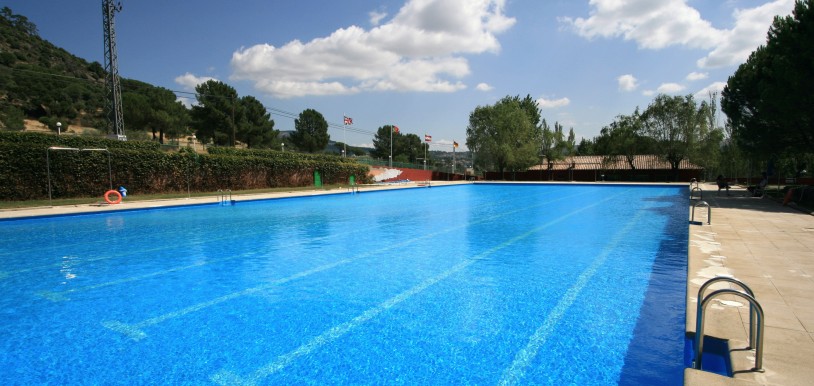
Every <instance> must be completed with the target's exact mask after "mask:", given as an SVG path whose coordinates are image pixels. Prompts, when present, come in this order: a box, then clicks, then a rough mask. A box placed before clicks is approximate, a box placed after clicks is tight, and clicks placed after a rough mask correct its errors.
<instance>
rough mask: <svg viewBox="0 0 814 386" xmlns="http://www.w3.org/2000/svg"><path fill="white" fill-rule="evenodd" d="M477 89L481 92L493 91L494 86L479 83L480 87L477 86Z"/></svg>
mask: <svg viewBox="0 0 814 386" xmlns="http://www.w3.org/2000/svg"><path fill="white" fill-rule="evenodd" d="M475 88H476V89H477V90H479V91H491V90H492V89H493V88H494V87H492V86H490V85H488V84H486V83H478V85H477V86H475Z"/></svg>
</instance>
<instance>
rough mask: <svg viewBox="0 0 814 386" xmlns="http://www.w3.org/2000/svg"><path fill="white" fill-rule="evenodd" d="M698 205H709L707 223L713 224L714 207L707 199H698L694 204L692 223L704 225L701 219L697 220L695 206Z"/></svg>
mask: <svg viewBox="0 0 814 386" xmlns="http://www.w3.org/2000/svg"><path fill="white" fill-rule="evenodd" d="M698 206H706V207H707V225H711V224H712V207H711V206H710V205H709V203H708V202H706V201H698V202H696V203H695V204H694V205H693V206H692V217H690V224H694V225H702V224H703V223H702V222H701V221H695V208H696V207H698Z"/></svg>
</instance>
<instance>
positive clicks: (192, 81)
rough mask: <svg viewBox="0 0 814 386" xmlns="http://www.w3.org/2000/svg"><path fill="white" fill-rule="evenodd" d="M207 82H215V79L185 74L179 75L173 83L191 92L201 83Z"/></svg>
mask: <svg viewBox="0 0 814 386" xmlns="http://www.w3.org/2000/svg"><path fill="white" fill-rule="evenodd" d="M209 80H217V79H215V78H212V77H208V76H195V75H193V74H191V73H189V72H187V73H186V74H184V75H180V76H177V77H175V83H177V84H179V85H181V86H183V87H184V88H185V89H187V90H192V89H194V88H195V86H197V85H199V84H201V83H204V82H206V81H209Z"/></svg>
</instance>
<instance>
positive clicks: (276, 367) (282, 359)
mask: <svg viewBox="0 0 814 386" xmlns="http://www.w3.org/2000/svg"><path fill="white" fill-rule="evenodd" d="M621 194H622V193H619V194H617V195H613V196H609V197H607V198H605V199H603V200H601V201H597V202H595V203H593V204H590V205H587V206H584V207H582V208H580V209H577V210H574V211H572V212H570V213H567V214H564V215H562V216H560V217H558V218H556V219H553V220H550V221H548V222H546V223H545V224H543V225H540V226H538V227H536V228H534V229H531V230H529V231H526V232H524V233H522V234H520V235H517V236H515V237H513V238H511V239H509V240H506V241H504V242H503V243H501V244H499V245H496V246H494V247H492V248H490V249H488V250H486V251H484V252H481V253H479V254H477V255H475V256H472V257H469V258H468V259H466V260H464V261H462V262H460V263H458V264H456V265H455V266H453V267H452V268H450V269H448V270H446V271H444V272H442V273H440V274H438V275H436V276H433V277H431V278H429V279H426V280H424V281H422V282H421V283H419V284H418V285H416V286H415V287H412V288H410V289H408V290H406V291H404V292H402V293H400V294H398V295H396V296H394V297H392V298H390V299H388V300H386V301H384V302H383V303H380V304H379V305H378V306H376V307H373V308H370V309H368V310H366V311H365V312H363V313H362V314H361V315H359V316H357V317H355V318H353V319H351V320H350V321H347V322H345V323H342V324H339V325H337V326H334V327H333V328H331V329H329V330H328V331H326V332H324V333H322V334H320V335H319V336H316V337H314V338H312V339H311V340H309V341H308V342H307V343H305V344H303V345H301V346H299V347H298V348H296V349H295V350H294V351H291V352H289V353H287V354H283V355H281V356H279V357H277V359H276V360H275V361H273V362H271V363H269V364H267V365H265V366H263V367H261V368H259V369H257V370H255V371H254V372H253V373H252V374H251V375H249V377H248V378H246V379H244V378H241V377H240V376H239V375H238V374H235V373H234V372H231V371H229V370H226V369H223V370H221V371H219V372H217V373H216V374H214V375H213V376H212V378H211V379H212V381H214V382H216V383H218V384H221V385H255V384H257V383H259V382H262V381H263V380H264V379H265V378H267V377H268V376H270V375H272V374H274V373H276V372H279V371H281V370H282V369H284V368H286V367H287V366H288V365H289V364H291V363H292V362H293V361H294V360H295V359H297V358H299V357H301V356H304V355H308V354H310V353H312V352H313V351H315V350H316V349H318V348H320V347H322V346H324V345H326V344H329V343H332V342H333V341H335V340H336V339H338V338H340V337H342V336H343V335H345V334H347V333H348V332H350V331H351V330H352V329H354V328H356V327H358V326H360V325H362V324H363V323H365V322H367V321H369V320H370V319H373V318H374V317H376V316H378V315H379V314H381V313H382V312H384V311H387V310H389V309H390V308H392V307H393V306H395V305H397V304H399V303H401V302H403V301H405V300H407V299H409V298H411V297H413V296H414V295H416V294H418V293H420V292H422V291H424V290H425V289H427V288H429V287H430V286H432V285H434V284H436V283H438V282H440V281H442V280H444V279H446V278H448V277H450V276H452V275H453V274H455V273H457V272H459V271H462V270H464V269H465V268H467V267H469V266H470V265H472V264H474V263H475V262H476V261H480V260H482V259H484V258H486V257H487V256H489V255H492V254H493V253H495V252H497V251H499V250H501V249H504V248H506V247H508V246H510V245H512V244H514V243H516V242H518V241H520V240H523V239H525V238H527V237H529V236H531V235H532V234H534V233H537V232H539V231H541V230H543V229H545V228H548V227H550V226H552V225H554V224H557V223H559V222H561V221H563V220H565V219H567V218H569V217H572V216H574V215H576V214H578V213H580V212H583V211H585V210H587V209H590V208H593V207H595V206H598V205H599V204H602V203H604V202H605V201H609V200H611V199H613V198H616V197H618V196H620V195H621Z"/></svg>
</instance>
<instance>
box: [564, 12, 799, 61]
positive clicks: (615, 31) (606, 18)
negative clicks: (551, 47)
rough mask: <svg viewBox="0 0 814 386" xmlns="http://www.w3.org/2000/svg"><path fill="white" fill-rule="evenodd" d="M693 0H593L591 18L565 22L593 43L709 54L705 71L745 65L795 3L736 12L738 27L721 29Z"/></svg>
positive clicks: (735, 22)
mask: <svg viewBox="0 0 814 386" xmlns="http://www.w3.org/2000/svg"><path fill="white" fill-rule="evenodd" d="M687 3H688V0H663V1H652V0H629V1H618V0H592V1H591V2H590V4H591V12H590V16H589V17H587V18H582V17H578V18H572V17H561V18H559V20H560V22H561V23H563V24H564V25H566V26H569V27H571V28H572V29H573V30H574V31H575V32H576V33H577V34H578V35H580V36H582V37H585V38H587V39H594V38H620V37H621V38H622V39H624V40H629V41H633V42H635V43H636V44H637V45H638V46H639V47H640V48H644V49H654V50H657V49H662V48H666V47H669V46H673V45H676V46H683V47H688V48H696V49H703V50H709V54H708V55H707V56H706V57H704V58H702V59H699V60H698V63H697V65H698V66H699V67H701V68H713V67H722V66H729V65H735V64H738V63H742V62H743V61H745V60H746V58H748V56H749V54H750V53H751V52H752V51H754V50H755V48H757V47H758V46H759V45H761V44H763V43H765V40H766V38H765V37H766V31H768V29H769V27H770V26H771V23H772V19H773V18H774V16H775V15H787V14H789V13H790V12H791V10H792V8H793V6H794V0H774V1H771V2H769V3H766V4H763V5H761V6H758V7H755V8H749V9H743V10H736V11H735V12H734V13H733V18H734V27H733V28H732V29H718V28H715V27H713V26H712V24H711V23H710V22H709V21H707V20H705V19H703V18H702V17H701V14H700V13H699V12H698V10H696V9H695V8H693V7H691V6H690V5H689V4H687Z"/></svg>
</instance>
